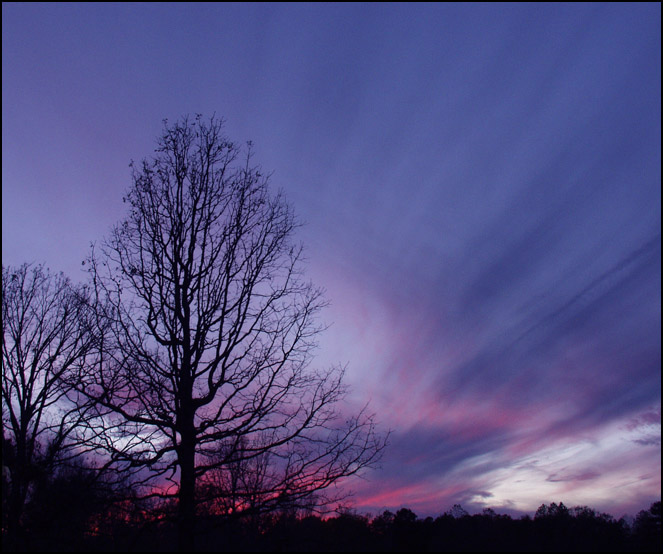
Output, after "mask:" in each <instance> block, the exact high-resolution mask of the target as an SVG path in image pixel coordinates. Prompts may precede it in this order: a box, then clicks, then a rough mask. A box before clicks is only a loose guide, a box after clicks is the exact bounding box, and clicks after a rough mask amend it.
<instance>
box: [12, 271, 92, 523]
mask: <svg viewBox="0 0 663 554" xmlns="http://www.w3.org/2000/svg"><path fill="white" fill-rule="evenodd" d="M90 314H91V311H90V307H89V302H88V298H87V295H86V291H85V289H84V288H82V287H76V286H73V285H72V284H71V283H70V282H69V280H68V279H67V278H65V277H64V276H63V275H62V274H58V275H52V274H50V273H49V271H48V270H47V269H44V268H43V267H42V266H35V267H30V266H29V265H22V266H21V267H19V268H10V267H6V268H5V267H3V268H2V425H3V476H4V470H5V468H6V469H8V472H9V480H10V482H9V494H8V506H7V508H8V514H7V526H8V530H9V531H10V534H11V535H13V533H14V532H15V531H16V530H17V528H18V525H19V522H20V519H21V515H22V513H23V509H24V505H25V503H26V500H27V498H28V495H29V490H30V487H31V485H32V483H33V482H34V480H35V477H36V476H37V475H38V473H39V472H40V471H42V472H43V471H45V470H46V469H48V468H52V465H53V463H54V462H55V461H56V459H58V458H59V459H60V461H62V458H63V452H64V451H65V448H66V447H67V446H70V444H68V441H69V439H70V437H71V436H72V432H73V431H74V429H75V428H76V426H77V425H78V423H79V418H80V416H81V414H83V413H84V410H80V409H76V407H75V406H73V405H72V404H71V403H70V402H67V401H66V400H67V399H66V389H65V388H63V386H62V376H63V375H64V374H65V373H67V372H68V371H70V370H71V368H72V367H73V366H74V365H76V364H78V363H80V361H81V360H82V359H84V358H85V356H86V354H87V352H88V351H89V350H90V348H91V346H92V344H93V341H94V333H92V332H91V331H92V328H91V325H90V323H91V321H90Z"/></svg>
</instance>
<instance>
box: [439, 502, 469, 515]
mask: <svg viewBox="0 0 663 554" xmlns="http://www.w3.org/2000/svg"><path fill="white" fill-rule="evenodd" d="M445 515H450V516H451V517H453V518H454V519H460V518H462V517H465V516H469V515H470V514H469V513H468V512H467V510H466V509H465V508H463V507H462V506H461V505H460V504H454V505H453V506H452V507H451V508H450V509H449V510H447V511H446V512H445Z"/></svg>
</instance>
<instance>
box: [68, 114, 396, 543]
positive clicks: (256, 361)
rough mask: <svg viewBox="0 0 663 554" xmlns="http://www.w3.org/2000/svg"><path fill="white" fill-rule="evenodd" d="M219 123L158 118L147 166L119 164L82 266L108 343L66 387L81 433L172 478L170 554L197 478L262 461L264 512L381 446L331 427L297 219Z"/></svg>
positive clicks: (369, 425) (366, 428)
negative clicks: (77, 406) (119, 217)
mask: <svg viewBox="0 0 663 554" xmlns="http://www.w3.org/2000/svg"><path fill="white" fill-rule="evenodd" d="M222 126H223V122H222V121H221V120H218V119H215V118H214V117H213V118H211V119H210V120H209V121H208V122H207V121H203V120H202V119H201V118H200V116H198V117H196V118H195V119H194V120H191V119H189V118H184V119H183V120H181V121H178V122H177V123H175V124H172V125H168V123H167V122H165V123H164V131H163V134H162V136H161V137H160V138H159V140H158V147H157V149H156V151H155V155H154V156H153V157H152V159H151V160H144V161H143V162H142V163H140V164H133V163H132V168H133V186H132V187H131V189H130V191H129V193H128V194H127V196H126V198H125V201H126V202H127V203H128V204H129V207H130V212H129V215H128V216H127V217H126V219H124V220H123V221H122V222H121V223H120V224H118V225H117V226H116V227H115V228H114V230H113V231H112V233H111V234H110V236H109V238H107V240H106V241H105V242H104V243H103V244H102V245H101V246H100V248H97V249H96V251H93V254H92V256H91V258H90V268H91V275H92V278H93V281H94V286H95V290H96V291H97V294H98V297H99V301H100V305H103V306H104V308H103V310H104V317H105V318H106V320H107V321H109V322H110V331H111V333H110V334H109V335H108V336H107V337H106V339H105V347H104V348H103V349H102V350H101V351H100V353H99V359H98V360H97V362H96V363H95V364H94V365H92V364H90V365H87V366H82V367H81V368H80V369H81V371H80V373H79V374H78V375H77V376H76V380H77V382H78V389H79V391H80V392H81V393H82V394H84V395H86V396H87V398H89V399H91V400H93V401H94V402H95V405H96V409H97V411H98V416H99V419H98V420H97V422H96V423H95V424H94V426H91V427H90V430H89V435H90V436H91V437H93V438H95V439H96V440H97V441H103V443H104V446H105V447H106V448H108V449H111V450H112V452H113V456H114V457H115V459H117V461H119V462H122V461H123V462H125V463H126V464H127V467H136V468H139V467H145V466H146V467H149V468H150V470H151V472H150V474H149V475H150V477H152V478H154V477H158V476H161V477H162V480H163V479H170V480H171V481H172V483H173V486H172V489H174V490H176V491H177V497H178V514H179V516H178V517H179V530H180V531H179V532H180V548H181V549H183V550H189V549H190V548H191V547H192V545H193V537H194V535H193V533H194V522H195V513H196V493H195V491H196V483H197V481H199V480H200V478H201V477H203V476H204V475H206V474H207V473H208V472H209V471H211V470H219V469H223V468H224V467H225V468H227V467H230V466H231V465H232V464H235V465H236V464H241V463H243V462H244V463H245V467H246V464H247V463H249V461H251V460H252V462H250V463H252V464H253V465H254V466H255V467H256V468H259V467H262V466H260V464H261V463H263V462H265V461H267V460H268V461H269V462H270V466H269V467H270V469H269V471H270V473H269V475H270V476H272V477H271V478H270V479H269V480H268V482H269V488H268V489H267V490H263V491H262V493H264V494H263V499H266V498H269V499H270V500H271V501H272V502H276V501H277V500H278V498H279V497H281V498H290V499H294V498H296V497H297V496H298V495H299V496H303V494H304V491H306V492H307V493H312V492H314V491H315V490H324V489H326V488H327V487H329V486H330V485H332V484H334V483H335V482H336V481H337V480H338V479H340V478H341V477H345V476H348V475H351V474H354V473H355V472H357V471H358V470H360V469H361V468H363V467H366V466H368V465H370V464H372V463H374V462H375V461H376V460H377V458H378V456H379V453H380V451H381V450H382V448H383V446H384V439H383V438H381V437H380V436H378V435H377V434H376V432H375V429H374V423H373V419H372V417H371V416H369V415H367V414H366V413H364V412H362V413H360V414H358V415H355V416H352V417H349V418H345V419H343V418H342V417H341V414H340V413H339V404H338V403H339V401H341V400H342V399H343V397H344V394H345V388H344V386H343V384H342V373H343V372H342V370H341V369H340V368H336V369H330V370H324V371H315V370H313V369H311V367H310V362H311V355H312V350H313V348H314V347H315V345H316V336H317V334H318V333H319V332H320V331H321V327H320V326H319V325H318V324H317V323H316V319H315V316H316V314H317V313H318V312H319V310H320V309H321V308H322V307H323V306H324V304H325V301H324V299H323V298H322V294H321V291H320V290H318V289H316V288H315V287H314V286H313V285H312V284H310V283H309V282H308V281H306V280H305V279H304V278H303V275H302V273H301V261H302V248H301V246H300V245H298V244H297V243H295V242H294V240H293V233H294V231H295V229H296V228H297V226H298V224H297V222H296V220H295V217H294V216H293V212H292V210H291V208H290V207H289V206H288V204H287V203H286V202H285V201H284V198H283V196H282V195H281V194H276V195H271V194H270V192H269V190H268V186H267V184H268V178H267V176H265V175H263V174H262V173H261V171H260V170H259V168H257V167H254V166H253V165H252V160H251V145H250V143H249V145H248V149H247V150H246V151H244V150H243V149H242V148H240V147H238V146H237V145H236V144H234V143H232V142H230V141H229V140H227V138H226V137H225V136H224V135H223V133H222ZM102 429H103V432H102ZM98 444H99V443H98ZM277 471H280V472H281V473H280V477H279V478H278V479H277V478H276V477H274V476H276V474H277ZM256 478H257V476H256ZM255 482H256V483H257V482H258V481H255ZM262 482H263V483H266V482H267V481H266V480H265V479H263V480H262ZM168 490H169V488H168V486H166V485H163V484H162V485H161V486H160V488H153V489H152V492H153V494H157V493H158V491H164V492H167V491H168ZM309 496H310V494H309Z"/></svg>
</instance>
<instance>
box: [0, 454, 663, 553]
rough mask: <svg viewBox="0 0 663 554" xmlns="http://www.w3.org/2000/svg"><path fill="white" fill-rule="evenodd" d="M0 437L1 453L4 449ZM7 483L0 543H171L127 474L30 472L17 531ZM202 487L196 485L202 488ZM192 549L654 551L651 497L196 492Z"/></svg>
mask: <svg viewBox="0 0 663 554" xmlns="http://www.w3.org/2000/svg"><path fill="white" fill-rule="evenodd" d="M11 447H12V445H11V443H9V442H8V441H5V442H4V445H3V457H7V456H8V455H11ZM10 489H11V483H10V482H9V479H8V478H7V476H6V475H3V487H2V493H3V496H2V509H3V549H4V550H9V551H42V550H45V551H109V550H113V551H153V552H157V551H175V550H177V519H176V514H177V510H176V505H175V503H174V501H172V500H171V501H164V500H157V499H156V498H152V499H139V498H136V497H135V496H133V495H132V493H131V486H130V484H129V483H127V484H125V485H124V486H121V485H119V484H118V483H117V482H116V481H114V482H113V483H112V484H110V483H109V482H106V481H105V480H104V478H103V476H100V473H99V472H98V471H93V470H91V469H90V468H88V467H86V464H85V463H84V461H83V460H81V459H79V460H76V461H74V462H72V463H68V464H64V465H60V466H58V469H57V470H56V471H55V472H53V473H52V474H49V473H48V471H43V472H42V474H41V475H39V476H36V477H35V485H34V489H33V493H32V495H31V496H30V499H29V501H28V502H27V504H26V506H25V510H24V513H23V517H22V519H21V528H20V532H19V533H18V534H16V535H13V536H8V535H7V529H6V527H5V522H7V520H8V513H7V511H8V510H9V509H10V506H9V503H8V495H7V493H8V491H9V490H10ZM206 492H209V491H203V490H201V491H200V494H201V495H203V494H205V493H206ZM199 506H200V508H199V513H198V514H197V515H198V518H199V526H198V530H197V533H196V537H195V550H197V551H244V552H247V551H317V552H329V551H341V552H344V551H347V552H350V551H362V552H379V551H392V552H400V551H420V552H439V551H466V552H471V551H523V552H525V551H544V552H545V551H588V552H597V551H608V552H620V551H647V552H650V551H660V550H661V503H660V502H656V503H654V504H652V505H651V507H650V508H649V509H648V510H642V511H641V512H639V513H638V514H637V517H636V518H635V520H634V521H633V522H632V523H629V522H627V521H626V520H624V519H623V518H622V519H619V520H616V519H615V518H613V517H612V516H611V515H609V514H605V513H599V512H597V511H595V510H593V509H592V508H589V507H587V506H579V507H574V508H567V507H566V506H565V505H564V504H563V503H560V504H556V503H552V504H549V505H545V504H544V505H542V506H541V507H540V508H539V509H538V510H537V511H536V513H535V515H534V517H530V516H522V517H520V518H514V517H511V516H509V515H504V514H498V513H496V512H495V511H494V510H492V509H485V510H484V511H483V512H482V513H480V514H475V515H470V514H468V513H467V512H466V511H465V510H463V509H462V508H461V507H460V506H458V505H456V506H454V507H453V508H452V509H450V510H448V511H447V512H445V513H444V514H442V515H440V516H438V517H436V518H433V517H426V518H420V517H418V516H417V514H416V513H415V512H413V511H412V510H410V509H407V508H402V509H400V510H398V511H397V512H395V513H393V512H390V511H385V512H383V513H382V514H380V515H377V516H369V515H358V514H356V513H353V512H351V511H345V512H342V513H340V514H337V515H334V516H332V517H329V516H328V517H320V516H318V515H311V514H310V513H306V512H305V511H303V510H302V509H300V508H292V509H288V508H287V507H281V508H279V509H277V510H274V511H269V512H262V513H261V512H259V511H258V512H251V511H245V512H242V513H239V512H236V513H228V512H225V513H223V512H222V510H219V509H218V504H214V503H212V504H210V503H205V501H204V498H201V499H200V501H199Z"/></svg>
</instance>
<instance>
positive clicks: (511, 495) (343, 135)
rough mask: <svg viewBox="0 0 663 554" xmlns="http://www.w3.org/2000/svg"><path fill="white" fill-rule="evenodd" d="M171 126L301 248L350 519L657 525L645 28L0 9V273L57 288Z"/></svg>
mask: <svg viewBox="0 0 663 554" xmlns="http://www.w3.org/2000/svg"><path fill="white" fill-rule="evenodd" d="M187 113H190V114H193V113H202V114H205V115H211V114H212V113H216V114H217V115H220V116H223V117H225V118H226V119H227V126H226V129H227V133H228V135H229V136H230V137H231V138H232V139H233V140H240V141H242V140H253V142H254V145H255V152H256V160H257V161H259V162H260V163H261V164H262V165H263V167H264V168H265V169H267V170H270V171H273V172H274V174H273V178H272V183H273V185H274V186H275V187H281V188H283V189H284V190H285V191H286V194H287V196H288V198H289V200H290V201H291V203H292V204H293V206H294V208H295V210H296V212H297V213H298V214H299V216H300V218H301V219H303V220H304V221H305V222H306V223H307V225H306V227H304V228H303V229H302V230H301V233H300V234H301V239H302V240H303V242H304V243H305V244H306V245H307V247H308V258H309V265H308V272H309V274H310V276H311V277H312V278H313V280H314V281H315V282H316V284H319V285H321V286H323V287H325V288H326V289H327V291H328V297H329V299H330V301H331V307H330V308H329V309H328V310H327V312H326V313H325V320H326V321H327V322H330V323H332V326H331V328H330V329H329V331H327V333H326V334H325V335H324V336H323V337H322V340H321V345H320V349H319V353H318V357H317V359H316V361H317V363H319V364H321V365H323V364H332V363H343V364H345V363H347V364H348V372H347V377H348V381H349V383H350V384H351V385H352V387H353V395H352V399H351V400H352V402H355V403H356V404H357V405H360V404H363V403H365V402H367V401H370V403H371V407H372V409H373V410H374V411H376V412H377V413H378V414H379V419H380V420H381V422H382V425H383V427H384V428H385V429H387V428H389V429H392V430H393V433H392V437H391V445H390V447H389V449H388V451H387V453H386V455H385V457H384V460H383V464H382V465H383V467H382V469H381V470H376V471H373V472H370V473H368V474H366V475H365V477H366V479H364V480H356V481H354V482H353V483H352V487H353V489H354V490H355V491H356V493H357V494H356V497H355V503H356V506H357V507H358V509H359V510H360V511H368V510H373V511H377V510H383V509H386V508H389V509H396V508H399V507H401V506H407V507H410V508H411V509H413V510H415V511H416V512H417V513H418V514H420V515H424V514H431V515H433V514H439V513H441V512H443V511H445V510H446V509H448V508H449V507H450V506H451V505H452V504H454V503H457V502H458V503H461V504H462V505H463V506H464V507H466V508H467V509H469V510H470V511H474V510H477V509H480V508H481V507H484V506H491V507H493V508H495V509H497V510H498V511H500V510H503V511H530V512H531V511H533V510H535V509H536V508H537V506H539V505H540V504H541V503H543V502H546V503H548V502H552V501H555V502H559V501H562V502H564V503H565V504H567V505H570V506H572V505H577V504H587V505H590V506H592V507H594V508H598V509H601V510H604V511H608V512H610V513H612V514H613V515H616V516H620V515H622V514H623V513H625V512H626V513H634V512H636V511H637V510H640V509H642V508H646V507H648V506H649V504H650V503H651V502H653V501H655V500H658V499H660V495H661V479H660V473H661V338H660V336H661V188H660V185H661V157H660V152H661V7H660V4H658V3H650V4H628V5H627V4H599V3H596V4H595V3H592V4H533V5H532V4H517V5H516V4H508V5H499V4H489V5H487V4H483V5H475V4H469V5H468V4H462V5H453V4H451V5H449V4H424V5H412V4H407V5H405V4H389V5H382V4H370V5H362V4H345V3H344V4H334V5H328V4H323V5H317V4H316V5H305V4H287V5H281V4H278V5H273V4H265V5H263V4H260V5H252V4H229V3H221V4H216V3H209V4H200V5H197V4H194V3H189V4H156V3H155V4H121V5H117V4H61V3H55V4H15V3H3V5H2V261H3V264H4V265H18V264H21V263H23V262H26V261H36V262H45V263H46V264H47V265H48V266H49V267H50V268H51V269H52V270H56V271H60V270H61V271H64V272H65V273H67V274H68V275H69V276H71V277H72V278H74V279H76V280H83V279H84V278H85V276H84V274H83V273H82V272H81V260H82V259H83V258H84V257H85V256H86V255H87V253H88V251H89V245H90V242H91V241H96V240H100V239H101V238H103V236H105V235H106V234H107V232H108V230H109V228H110V227H111V226H112V225H113V223H115V222H116V221H117V220H119V219H120V218H121V217H122V216H123V215H124V213H125V211H124V210H125V206H124V205H123V204H122V196H123V193H124V191H125V190H126V189H127V187H128V186H129V185H130V171H129V168H128V164H129V162H130V160H131V159H135V160H138V159H141V158H143V157H145V156H148V155H150V154H151V152H152V151H153V148H154V144H155V142H154V141H155V139H156V137H157V135H158V134H159V133H160V131H161V128H162V123H161V122H162V120H163V119H164V118H169V119H171V120H174V119H177V118H178V117H180V116H182V115H184V114H187Z"/></svg>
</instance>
